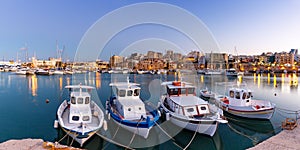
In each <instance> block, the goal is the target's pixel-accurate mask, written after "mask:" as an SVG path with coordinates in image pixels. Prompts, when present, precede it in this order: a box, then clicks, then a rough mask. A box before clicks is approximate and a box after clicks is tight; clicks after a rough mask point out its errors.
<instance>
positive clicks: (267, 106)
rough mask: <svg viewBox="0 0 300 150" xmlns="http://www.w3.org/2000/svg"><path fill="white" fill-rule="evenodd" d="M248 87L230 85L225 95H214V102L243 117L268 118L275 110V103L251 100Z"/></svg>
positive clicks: (225, 109) (250, 92)
mask: <svg viewBox="0 0 300 150" xmlns="http://www.w3.org/2000/svg"><path fill="white" fill-rule="evenodd" d="M252 97H253V95H252V91H251V90H250V89H248V88H242V87H241V86H239V87H232V88H230V89H229V90H228V94H227V95H218V96H216V97H215V99H216V103H218V104H219V106H220V107H221V108H222V109H223V110H224V111H226V112H228V113H230V114H233V115H236V116H240V117H245V118H253V119H270V118H271V117H272V115H273V113H274V111H275V104H273V103H271V102H270V101H266V100H253V99H252Z"/></svg>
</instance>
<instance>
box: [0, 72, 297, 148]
mask: <svg viewBox="0 0 300 150" xmlns="http://www.w3.org/2000/svg"><path fill="white" fill-rule="evenodd" d="M127 76H129V79H130V81H131V82H136V83H139V84H140V85H141V88H142V91H141V97H142V98H143V100H144V101H147V102H150V103H152V104H153V106H157V103H158V101H159V98H160V95H161V93H162V91H163V90H162V88H161V87H160V83H161V82H163V81H172V80H179V79H180V80H185V81H188V82H193V83H194V84H195V85H196V86H197V87H198V91H197V95H198V96H199V89H202V88H208V89H211V90H213V91H216V92H218V93H220V94H224V92H225V91H226V88H225V86H223V85H222V84H218V83H229V82H230V83H240V82H244V83H247V86H248V88H250V89H251V90H252V91H253V93H254V98H255V99H263V100H269V101H271V102H273V103H275V104H276V110H275V113H274V115H273V117H272V118H271V120H254V119H245V118H239V117H235V116H232V115H229V114H225V115H226V118H227V119H228V121H229V122H228V124H220V125H219V128H218V130H217V132H216V134H215V135H214V136H213V137H209V136H205V135H201V134H194V132H191V131H188V130H182V129H179V128H177V127H176V126H174V125H172V124H168V123H165V121H164V120H163V119H161V120H160V124H161V127H160V128H158V127H156V128H154V129H153V130H151V133H150V137H151V138H152V137H153V138H152V139H151V140H149V141H147V140H144V139H140V138H138V137H133V135H132V133H129V132H127V131H124V130H122V129H119V128H118V127H116V125H115V124H113V123H112V122H111V121H109V119H108V118H105V119H106V120H107V122H108V130H107V131H104V130H101V131H99V134H101V135H102V136H105V137H107V138H112V137H113V138H114V139H113V140H114V141H116V142H117V143H121V144H122V145H126V146H128V147H137V148H143V149H182V148H186V147H187V146H188V148H189V149H209V150H211V149H224V150H229V149H246V148H250V147H253V146H254V145H256V144H258V143H259V142H262V141H263V140H265V139H267V138H269V137H271V136H273V135H275V134H277V133H279V132H280V131H281V122H282V121H283V120H284V119H285V118H287V117H291V118H296V117H297V116H296V111H297V110H300V101H299V98H298V97H299V95H300V90H299V89H298V80H299V78H298V77H297V75H296V74H276V75H274V74H249V75H245V76H244V77H238V78H228V77H226V76H224V75H215V76H205V75H198V74H191V75H186V76H185V75H183V74H171V75H156V74H155V75H151V74H143V75H138V74H129V75H123V74H100V73H97V72H88V73H83V74H74V75H51V76H39V75H27V76H26V75H16V74H14V73H13V72H0V93H1V94H0V100H1V103H2V104H1V105H0V118H1V124H0V129H1V131H0V142H4V141H6V140H9V139H23V138H41V139H44V140H46V141H52V142H55V141H60V142H61V143H62V144H67V145H70V144H73V146H75V147H76V146H79V145H78V144H77V143H76V142H75V141H73V140H72V139H71V138H70V137H66V136H64V135H65V133H63V131H62V130H60V129H55V128H54V127H53V123H54V120H55V119H56V111H57V108H58V106H59V105H60V104H61V102H62V101H63V100H65V99H66V98H67V94H68V92H67V91H66V90H65V89H64V86H66V85H71V84H79V83H81V84H83V85H91V86H95V87H96V91H95V94H96V95H97V96H96V97H97V98H95V101H96V103H97V104H98V105H99V106H100V107H101V108H102V109H103V111H104V112H105V101H106V100H107V99H108V98H109V96H110V95H111V89H110V87H109V84H110V83H111V82H116V81H125V80H126V77H127ZM162 130H163V131H162ZM116 132H118V133H116ZM164 132H167V133H170V135H171V136H172V138H168V136H167V135H166V134H164ZM172 133H173V134H172ZM132 137H133V138H132ZM120 138H121V139H120ZM153 141H154V142H153ZM122 142H123V143H122ZM138 143H142V144H143V145H144V147H141V146H140V145H138ZM153 143H156V144H153ZM84 148H86V149H124V148H123V147H120V146H117V145H115V144H112V143H109V142H107V141H106V140H104V139H102V138H100V137H99V136H97V135H95V136H93V137H92V138H91V139H90V140H89V141H88V142H87V143H85V144H84Z"/></svg>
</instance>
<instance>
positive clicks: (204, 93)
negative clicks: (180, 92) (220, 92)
mask: <svg viewBox="0 0 300 150" xmlns="http://www.w3.org/2000/svg"><path fill="white" fill-rule="evenodd" d="M200 97H201V98H203V99H204V100H209V99H211V98H214V97H215V93H214V92H212V91H210V90H208V89H207V88H205V89H202V90H200Z"/></svg>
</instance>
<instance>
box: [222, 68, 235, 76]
mask: <svg viewBox="0 0 300 150" xmlns="http://www.w3.org/2000/svg"><path fill="white" fill-rule="evenodd" d="M225 75H226V76H227V77H237V76H238V72H237V71H236V70H235V69H234V68H230V69H227V70H226V72H225Z"/></svg>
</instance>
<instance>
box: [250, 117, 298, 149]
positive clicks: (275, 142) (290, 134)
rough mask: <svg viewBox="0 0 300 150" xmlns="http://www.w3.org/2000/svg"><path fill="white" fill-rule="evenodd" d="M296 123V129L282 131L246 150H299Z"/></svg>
mask: <svg viewBox="0 0 300 150" xmlns="http://www.w3.org/2000/svg"><path fill="white" fill-rule="evenodd" d="M297 123H298V127H296V128H294V129H293V130H283V131H281V132H280V133H278V134H277V135H274V136H272V137H270V138H269V139H267V140H265V141H263V142H261V143H259V144H258V145H256V146H254V147H252V148H249V149H248V150H261V149H263V150H277V149H278V150H279V149H280V150H281V149H300V128H299V121H298V122H297Z"/></svg>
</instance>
